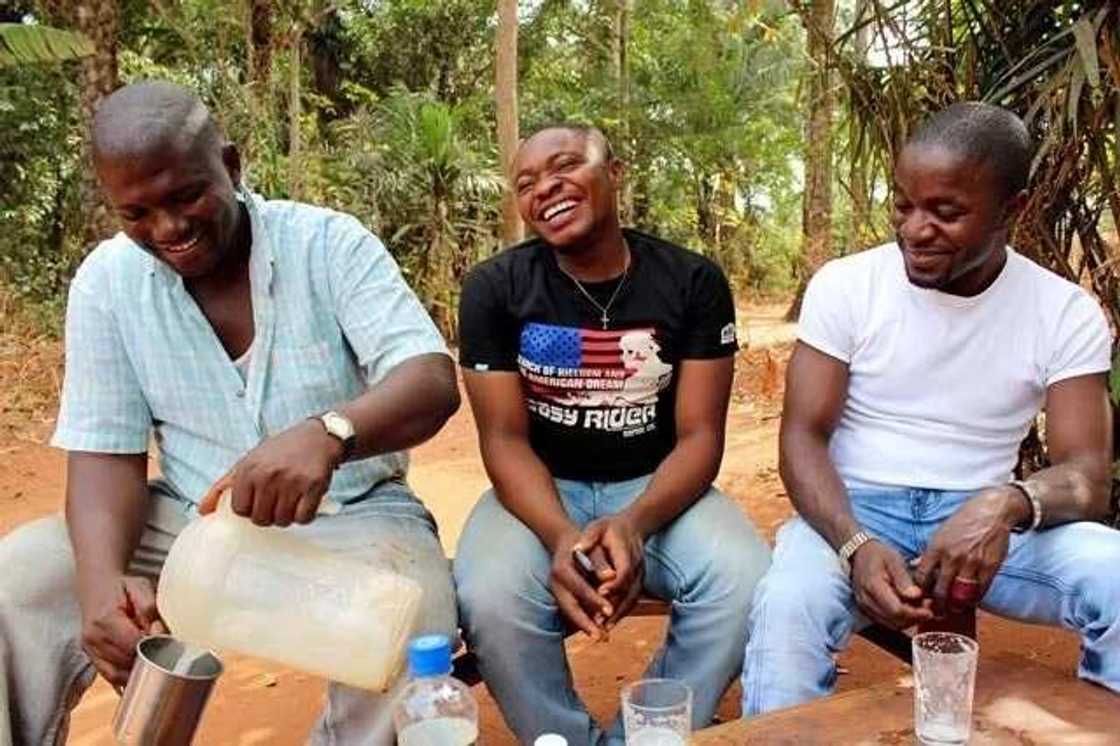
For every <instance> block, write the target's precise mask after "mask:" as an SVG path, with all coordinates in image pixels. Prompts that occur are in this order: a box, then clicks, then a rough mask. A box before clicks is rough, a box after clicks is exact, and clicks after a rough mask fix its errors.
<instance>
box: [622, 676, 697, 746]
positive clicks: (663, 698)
mask: <svg viewBox="0 0 1120 746" xmlns="http://www.w3.org/2000/svg"><path fill="white" fill-rule="evenodd" d="M622 723H623V726H624V728H625V731H626V746H685V744H687V743H688V742H689V733H690V732H691V730H692V690H691V689H689V688H688V686H687V685H686V684H683V683H681V682H680V681H676V680H675V679H643V680H641V681H635V682H634V683H632V684H628V685H627V686H625V687H623V689H622Z"/></svg>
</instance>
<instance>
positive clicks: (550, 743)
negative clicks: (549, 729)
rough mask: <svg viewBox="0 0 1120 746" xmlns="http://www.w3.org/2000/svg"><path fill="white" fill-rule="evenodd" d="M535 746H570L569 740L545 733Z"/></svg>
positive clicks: (535, 742)
mask: <svg viewBox="0 0 1120 746" xmlns="http://www.w3.org/2000/svg"><path fill="white" fill-rule="evenodd" d="M533 746H568V739H567V738H564V737H563V736H558V735H556V734H555V733H545V734H544V735H541V736H537V740H535V741H533Z"/></svg>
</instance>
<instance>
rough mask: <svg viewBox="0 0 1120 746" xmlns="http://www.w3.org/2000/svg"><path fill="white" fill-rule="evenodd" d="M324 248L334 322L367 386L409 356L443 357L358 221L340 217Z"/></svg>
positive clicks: (429, 326)
mask: <svg viewBox="0 0 1120 746" xmlns="http://www.w3.org/2000/svg"><path fill="white" fill-rule="evenodd" d="M340 220H342V221H343V223H342V225H341V227H340V229H339V230H338V231H337V233H335V235H334V236H333V237H332V239H331V241H330V247H329V249H328V261H329V268H328V271H329V276H330V283H331V294H332V298H333V304H334V313H335V317H336V318H337V319H338V322H339V325H340V326H341V327H342V333H343V335H344V336H345V337H346V341H347V342H348V343H349V344H350V347H351V349H353V351H354V354H355V356H356V357H357V360H358V363H359V364H360V365H361V366H362V368H363V369H364V371H365V378H366V383H367V384H369V385H370V386H372V385H374V384H375V383H377V382H378V381H380V380H381V379H382V378H384V376H385V374H386V373H388V372H389V371H390V370H392V369H393V368H394V367H396V366H397V365H399V364H400V363H402V362H404V361H405V360H407V359H408V358H410V357H415V356H417V355H424V354H429V353H442V354H444V355H446V354H448V352H447V345H446V344H445V343H444V341H443V337H442V336H441V335H440V333H439V330H438V329H436V325H435V324H434V323H433V322H432V319H431V317H430V316H428V312H427V311H425V310H424V307H423V305H421V303H420V300H419V298H417V297H416V293H414V292H412V288H410V287H409V286H408V284H407V283H406V282H405V281H404V278H403V277H402V276H401V271H400V268H399V267H398V266H397V263H396V262H395V261H394V260H393V257H392V256H391V255H390V254H389V252H388V251H387V250H386V249H385V246H384V245H383V244H382V243H381V241H380V240H379V239H378V238H377V237H376V236H374V235H373V234H372V233H370V232H369V231H368V230H366V228H365V226H363V225H362V224H361V223H360V222H358V220H357V219H355V218H351V217H349V216H347V217H345V218H340Z"/></svg>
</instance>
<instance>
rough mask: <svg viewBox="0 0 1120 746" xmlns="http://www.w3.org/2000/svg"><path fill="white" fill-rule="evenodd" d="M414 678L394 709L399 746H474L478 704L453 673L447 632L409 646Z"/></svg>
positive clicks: (410, 665)
mask: <svg viewBox="0 0 1120 746" xmlns="http://www.w3.org/2000/svg"><path fill="white" fill-rule="evenodd" d="M408 665H409V668H410V669H411V673H412V681H411V682H410V683H409V684H408V686H406V687H405V689H404V691H403V692H401V696H400V699H399V700H398V701H397V705H396V708H395V709H394V711H393V724H394V725H395V726H396V729H397V744H398V746H473V745H474V744H475V743H476V742H477V741H478V704H477V703H476V702H475V701H474V697H472V696H471V692H470V689H468V688H467V686H466V685H465V684H463V682H461V681H459V680H457V679H453V678H452V677H451V676H450V675H449V674H450V673H451V644H450V643H449V642H448V640H447V637H446V636H445V635H424V636H423V637H417V638H416V639H414V640H413V641H412V642H411V643H409V646H408Z"/></svg>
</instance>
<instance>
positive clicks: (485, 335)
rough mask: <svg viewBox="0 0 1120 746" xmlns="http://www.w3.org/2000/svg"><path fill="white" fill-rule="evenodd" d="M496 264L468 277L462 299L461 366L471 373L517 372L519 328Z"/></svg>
mask: <svg viewBox="0 0 1120 746" xmlns="http://www.w3.org/2000/svg"><path fill="white" fill-rule="evenodd" d="M497 275H498V273H497V272H496V271H495V268H494V266H493V265H480V266H478V267H475V268H474V269H473V270H471V272H470V273H469V274H468V275H467V278H466V280H465V281H464V282H463V294H462V295H461V296H460V298H459V364H460V365H461V366H462V367H464V368H467V369H469V370H478V371H485V370H505V371H513V370H517V351H518V333H519V330H518V327H517V324H516V321H515V319H514V318H513V315H512V314H511V313H510V312H509V307H508V300H507V294H506V293H505V292H504V291H503V288H502V287H501V285H502V283H501V282H499V278H498V277H497Z"/></svg>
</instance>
